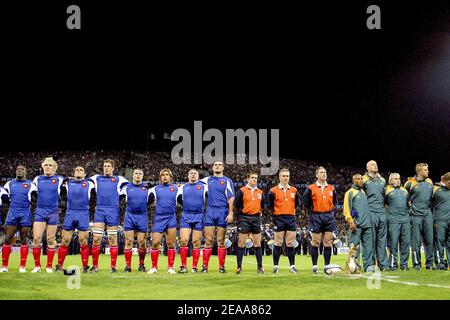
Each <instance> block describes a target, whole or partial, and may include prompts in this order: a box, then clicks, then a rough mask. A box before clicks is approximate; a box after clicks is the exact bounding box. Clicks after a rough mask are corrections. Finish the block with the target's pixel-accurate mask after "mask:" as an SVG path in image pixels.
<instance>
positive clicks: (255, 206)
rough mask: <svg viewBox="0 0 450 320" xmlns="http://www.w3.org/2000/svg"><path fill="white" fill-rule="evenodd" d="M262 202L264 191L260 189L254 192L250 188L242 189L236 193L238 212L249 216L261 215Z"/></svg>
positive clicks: (235, 200)
mask: <svg viewBox="0 0 450 320" xmlns="http://www.w3.org/2000/svg"><path fill="white" fill-rule="evenodd" d="M262 201H263V192H262V190H260V189H258V188H256V189H254V190H252V189H250V188H249V187H248V186H245V187H242V188H240V189H239V190H238V192H236V197H235V199H234V202H235V205H236V208H237V209H238V211H239V212H242V213H243V214H248V215H257V214H260V213H261V210H262Z"/></svg>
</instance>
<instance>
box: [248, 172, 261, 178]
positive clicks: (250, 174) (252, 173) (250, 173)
mask: <svg viewBox="0 0 450 320" xmlns="http://www.w3.org/2000/svg"><path fill="white" fill-rule="evenodd" d="M254 174H256V175H258V173H256V172H255V171H250V172H249V173H247V179H248V178H250V177H251V176H252V175H254Z"/></svg>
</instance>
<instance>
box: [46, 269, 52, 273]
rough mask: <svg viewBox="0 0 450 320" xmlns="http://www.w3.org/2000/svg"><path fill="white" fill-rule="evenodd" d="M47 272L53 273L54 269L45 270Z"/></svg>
mask: <svg viewBox="0 0 450 320" xmlns="http://www.w3.org/2000/svg"><path fill="white" fill-rule="evenodd" d="M45 271H47V273H53V269H52V268H45Z"/></svg>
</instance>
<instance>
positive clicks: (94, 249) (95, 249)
mask: <svg viewBox="0 0 450 320" xmlns="http://www.w3.org/2000/svg"><path fill="white" fill-rule="evenodd" d="M91 253H92V266H93V267H95V268H98V257H99V256H100V246H96V245H92V252H91Z"/></svg>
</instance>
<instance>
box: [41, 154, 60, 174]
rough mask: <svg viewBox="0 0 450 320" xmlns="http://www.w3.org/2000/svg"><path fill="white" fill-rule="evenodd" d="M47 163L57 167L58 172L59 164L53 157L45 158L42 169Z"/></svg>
mask: <svg viewBox="0 0 450 320" xmlns="http://www.w3.org/2000/svg"><path fill="white" fill-rule="evenodd" d="M46 163H49V164H51V165H52V166H53V168H55V172H56V170H58V164H57V163H56V161H55V160H54V159H53V158H52V157H47V158H45V159H44V161H42V163H41V166H42V169H44V165H45V164H46Z"/></svg>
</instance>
